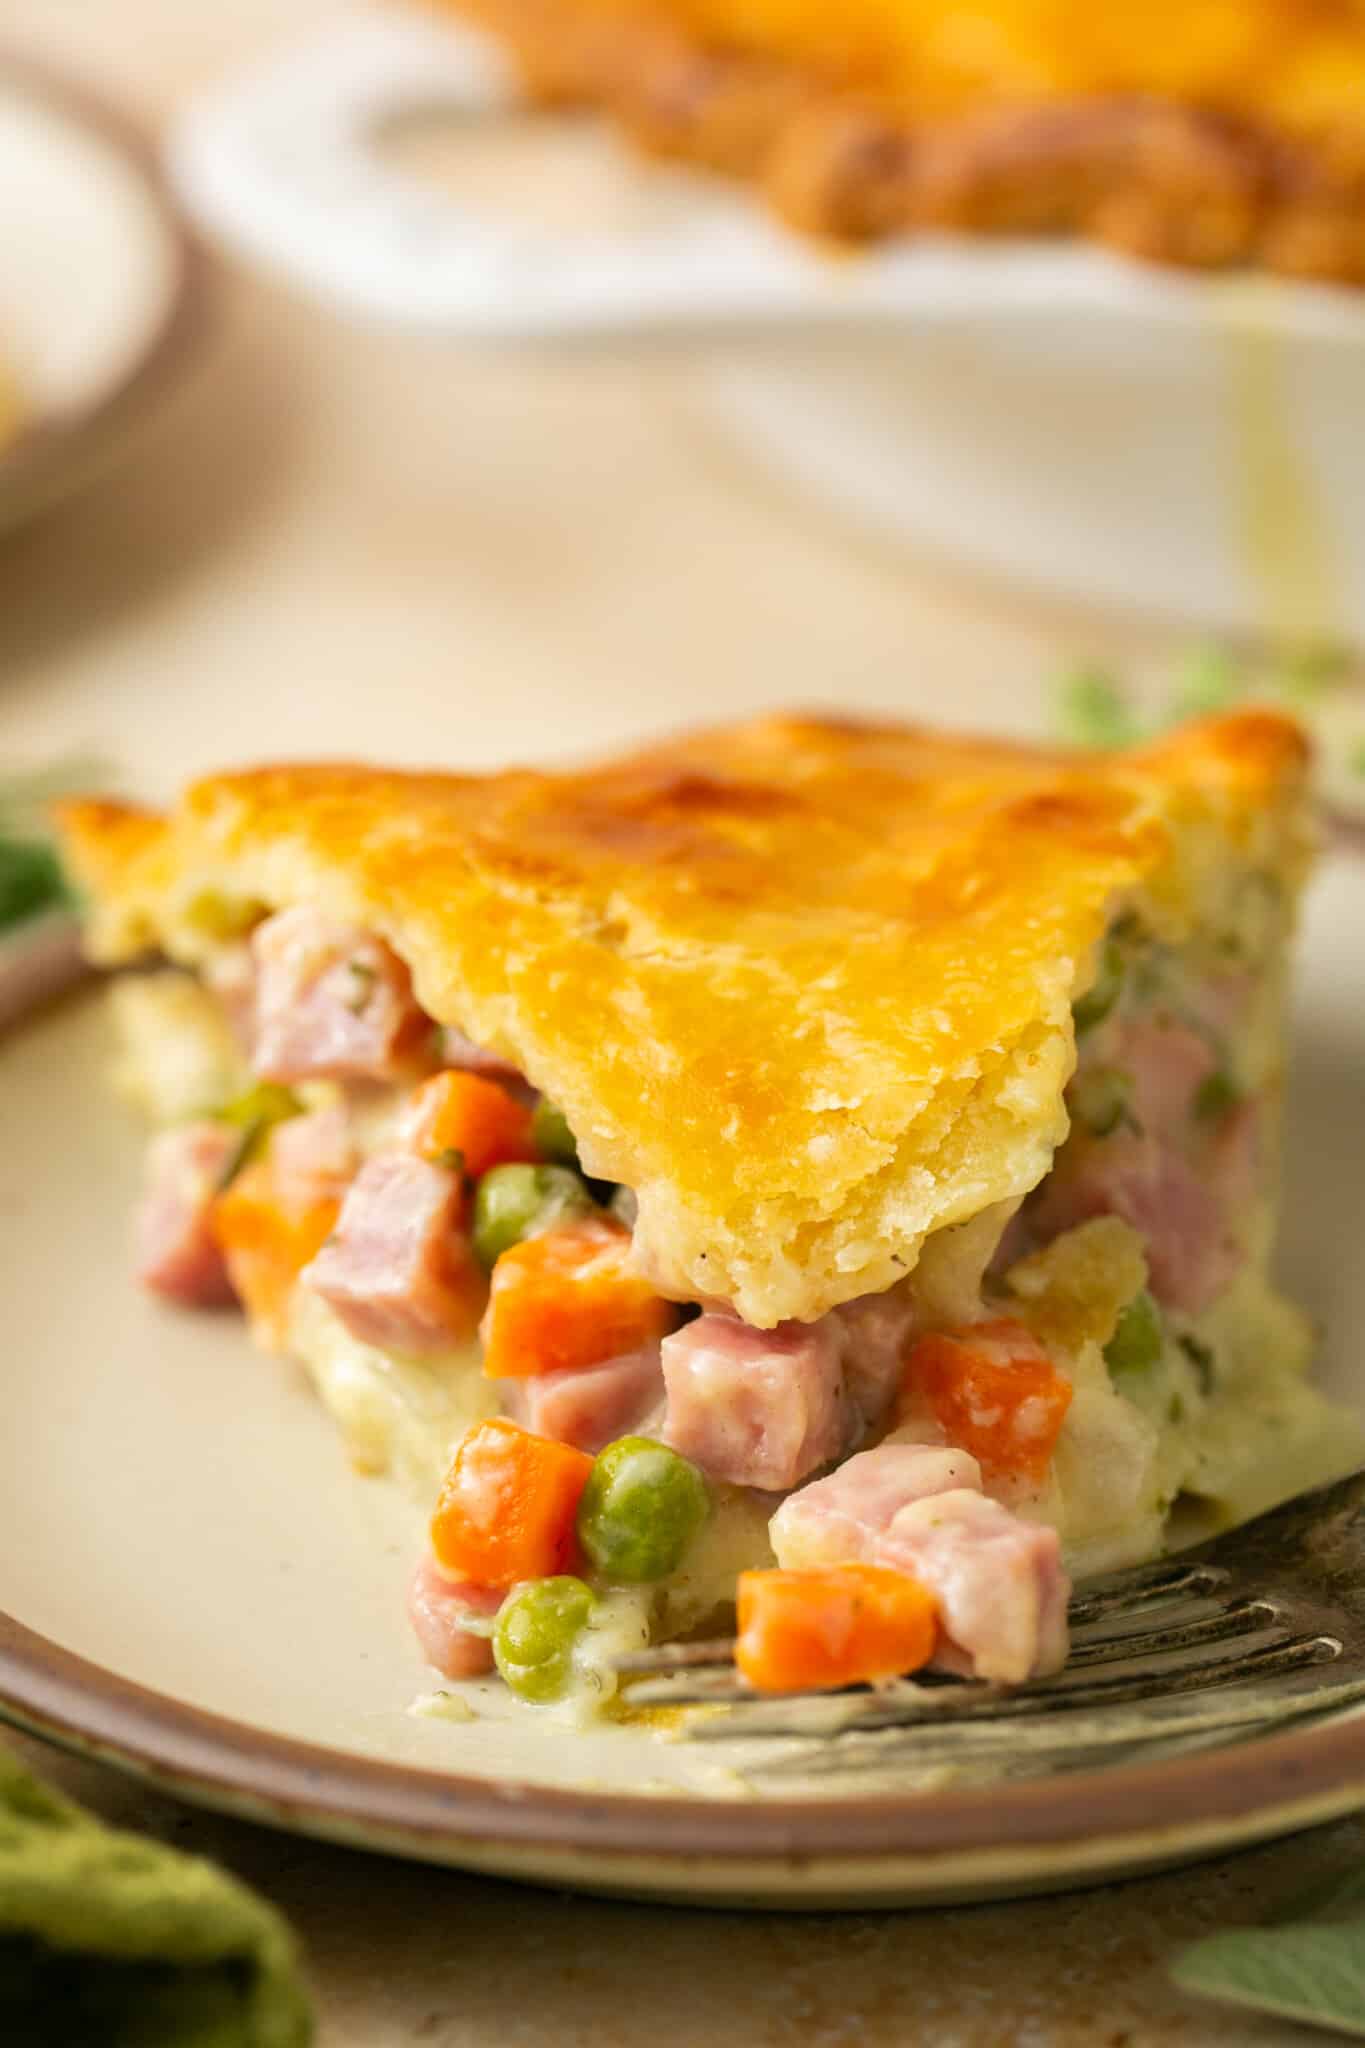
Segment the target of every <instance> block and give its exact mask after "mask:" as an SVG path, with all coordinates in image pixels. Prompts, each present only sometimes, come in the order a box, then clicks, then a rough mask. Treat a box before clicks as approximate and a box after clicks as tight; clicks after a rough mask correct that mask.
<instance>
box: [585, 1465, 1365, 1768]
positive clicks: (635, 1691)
mask: <svg viewBox="0 0 1365 2048" xmlns="http://www.w3.org/2000/svg"><path fill="white" fill-rule="evenodd" d="M1363 1504H1365V1475H1357V1476H1356V1477H1354V1478H1352V1479H1349V1480H1344V1481H1341V1482H1339V1483H1338V1484H1337V1485H1335V1486H1332V1487H1327V1488H1323V1489H1321V1490H1320V1491H1318V1492H1316V1493H1312V1494H1307V1495H1303V1496H1301V1497H1300V1498H1299V1499H1297V1500H1295V1501H1291V1502H1289V1503H1287V1505H1286V1506H1285V1507H1282V1508H1278V1509H1275V1510H1273V1511H1272V1512H1271V1513H1270V1514H1267V1515H1263V1516H1261V1517H1259V1518H1258V1520H1256V1521H1254V1522H1252V1523H1249V1524H1247V1525H1246V1527H1245V1528H1243V1529H1240V1530H1235V1531H1233V1532H1232V1533H1231V1534H1230V1535H1227V1536H1223V1537H1220V1538H1218V1539H1216V1540H1215V1541H1214V1542H1212V1543H1209V1544H1205V1545H1203V1546H1202V1547H1201V1548H1200V1549H1199V1550H1198V1551H1193V1552H1190V1553H1188V1554H1187V1555H1186V1556H1184V1557H1175V1558H1170V1559H1166V1560H1162V1561H1159V1562H1157V1563H1154V1564H1149V1565H1143V1566H1140V1567H1138V1568H1137V1569H1135V1570H1132V1571H1127V1572H1121V1573H1115V1574H1113V1575H1112V1576H1111V1577H1110V1578H1108V1579H1106V1580H1103V1581H1099V1582H1096V1583H1094V1584H1093V1585H1090V1586H1087V1587H1086V1588H1085V1589H1084V1590H1083V1591H1082V1592H1080V1593H1079V1594H1078V1595H1077V1596H1076V1598H1075V1599H1074V1600H1073V1601H1072V1603H1071V1609H1070V1622H1071V1630H1072V1651H1071V1656H1070V1659H1069V1661H1068V1663H1067V1665H1066V1668H1065V1669H1064V1670H1063V1671H1061V1672H1060V1673H1058V1674H1057V1675H1056V1676H1055V1677H1053V1678H1047V1679H1035V1680H1031V1681H1029V1682H1028V1683H1026V1684H1023V1685H1017V1686H1005V1685H995V1684H989V1683H985V1682H982V1681H977V1680H956V1679H951V1678H946V1677H942V1676H939V1675H936V1674H933V1673H929V1674H924V1675H921V1676H919V1677H916V1678H913V1679H898V1680H896V1681H894V1682H893V1683H891V1684H889V1685H884V1686H878V1687H874V1688H867V1687H859V1688H854V1689H851V1690H849V1691H846V1692H841V1693H834V1694H829V1693H823V1694H821V1693H791V1694H782V1695H772V1694H760V1693H758V1692H756V1691H754V1689H753V1688H752V1687H750V1686H749V1685H748V1684H747V1683H746V1681H745V1680H744V1679H743V1678H742V1677H741V1675H740V1674H739V1673H738V1672H737V1671H736V1669H735V1665H734V1643H733V1640H731V1639H729V1638H719V1639H717V1640H715V1641H710V1642H696V1643H679V1644H671V1645H668V1646H666V1647H664V1648H660V1649H657V1650H647V1651H643V1652H639V1653H636V1654H634V1655H632V1656H629V1657H623V1658H622V1659H621V1660H620V1662H619V1664H618V1666H617V1669H618V1670H619V1672H620V1673H621V1675H622V1677H624V1678H626V1679H627V1680H629V1681H630V1690H629V1699H630V1701H631V1703H632V1704H635V1705H639V1706H662V1705H668V1706H674V1707H678V1706H686V1707H693V1708H697V1709H708V1708H709V1709H711V1710H712V1711H711V1712H709V1713H707V1712H699V1713H697V1714H695V1715H692V1716H689V1717H688V1718H687V1720H686V1721H685V1723H684V1724H683V1727H682V1729H681V1732H682V1733H683V1734H684V1735H685V1736H686V1737H687V1738H688V1739H690V1740H694V1741H724V1740H726V1739H728V1738H730V1737H733V1736H737V1735H754V1736H759V1735H762V1736H806V1737H811V1736H819V1737H828V1736H836V1735H837V1736H851V1737H856V1736H858V1735H870V1734H872V1733H874V1732H880V1731H889V1730H899V1731H901V1733H902V1735H904V1736H906V1737H910V1736H913V1738H914V1740H915V1745H916V1754H917V1755H919V1756H921V1757H923V1756H929V1755H931V1754H933V1753H935V1752H939V1751H940V1750H941V1751H942V1753H943V1754H945V1755H947V1754H950V1753H951V1751H952V1750H953V1749H954V1748H956V1747H957V1746H959V1745H962V1744H966V1746H967V1748H968V1749H969V1750H970V1751H971V1752H972V1753H974V1754H984V1753H985V1752H986V1751H988V1750H989V1749H990V1748H991V1747H992V1746H994V1747H996V1748H1000V1747H1001V1746H1002V1745H1005V1746H1012V1747H1014V1748H1018V1747H1019V1745H1021V1744H1022V1745H1023V1747H1024V1750H1025V1751H1027V1752H1032V1753H1034V1754H1035V1756H1039V1755H1041V1753H1042V1752H1043V1751H1044V1750H1048V1751H1049V1752H1050V1749H1051V1745H1052V1743H1053V1742H1054V1740H1055V1742H1056V1744H1057V1746H1058V1755H1059V1756H1060V1752H1061V1749H1062V1747H1063V1746H1065V1747H1067V1748H1070V1749H1074V1750H1077V1751H1085V1752H1087V1753H1088V1752H1090V1751H1092V1750H1093V1751H1095V1752H1097V1753H1103V1752H1105V1751H1108V1750H1112V1749H1114V1748H1116V1747H1118V1746H1133V1745H1141V1744H1143V1743H1171V1742H1180V1743H1183V1744H1184V1745H1186V1746H1188V1745H1189V1744H1191V1743H1193V1742H1202V1741H1205V1740H1209V1739H1212V1738H1213V1737H1215V1736H1216V1735H1218V1734H1219V1733H1228V1734H1232V1733H1235V1732H1236V1731H1238V1730H1239V1729H1240V1730H1247V1729H1250V1730H1253V1731H1254V1730H1257V1729H1261V1728H1267V1727H1270V1726H1273V1725H1275V1724H1276V1723H1278V1722H1282V1721H1285V1720H1289V1719H1292V1718H1295V1717H1297V1716H1300V1715H1303V1714H1306V1713H1316V1712H1320V1711H1324V1710H1327V1709H1336V1708H1341V1707H1345V1706H1349V1705H1351V1704H1353V1703H1354V1702H1356V1701H1360V1700H1365V1512H1362V1508H1363ZM1020 1767H1024V1768H1026V1767H1028V1766H1027V1765H1021V1766H1020Z"/></svg>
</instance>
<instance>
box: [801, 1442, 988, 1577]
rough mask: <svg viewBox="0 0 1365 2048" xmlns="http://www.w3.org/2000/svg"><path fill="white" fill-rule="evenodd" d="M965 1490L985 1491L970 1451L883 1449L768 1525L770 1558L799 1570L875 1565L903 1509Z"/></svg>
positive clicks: (862, 1454) (853, 1461) (808, 1492)
mask: <svg viewBox="0 0 1365 2048" xmlns="http://www.w3.org/2000/svg"><path fill="white" fill-rule="evenodd" d="M963 1487H967V1488H970V1489H972V1490H974V1491H976V1492H980V1489H981V1467H980V1466H979V1465H978V1464H977V1462H976V1459H975V1458H973V1457H971V1456H969V1455H968V1453H967V1452H966V1451H955V1450H952V1449H950V1448H949V1447H947V1446H945V1445H939V1444H895V1443H886V1444H878V1446H877V1448H876V1449H875V1450H871V1451H859V1452H858V1454H857V1456H856V1457H852V1458H850V1459H848V1461H847V1462H846V1463H845V1464H843V1465H840V1467H839V1469H838V1471H837V1472H831V1473H830V1475H829V1477H828V1478H827V1479H815V1480H812V1481H811V1483H810V1485H809V1486H803V1487H802V1488H801V1489H800V1491H799V1492H797V1493H793V1494H790V1495H789V1496H788V1497H787V1499H786V1500H784V1501H783V1503H782V1505H781V1507H780V1508H779V1509H778V1510H777V1513H776V1514H775V1515H774V1516H773V1518H772V1521H771V1523H770V1524H769V1535H770V1536H771V1538H772V1546H773V1554H774V1555H775V1557H776V1558H777V1561H778V1563H779V1564H780V1565H783V1566H784V1567H786V1568H788V1569H790V1570H794V1571H812V1570H818V1569H820V1568H821V1567H822V1566H824V1565H835V1564H868V1563H871V1562H873V1561H874V1557H875V1552H876V1548H877V1544H878V1542H879V1540H880V1538H881V1537H882V1536H883V1535H884V1534H885V1532H886V1530H887V1529H888V1528H889V1527H890V1525H891V1522H892V1519H893V1517H894V1516H895V1515H897V1514H898V1513H899V1512H900V1510H901V1509H902V1508H903V1507H908V1506H909V1505H910V1503H911V1502H912V1501H917V1500H924V1499H927V1498H929V1497H930V1496H931V1495H933V1494H939V1493H951V1492H955V1491H958V1490H960V1489H961V1488H963Z"/></svg>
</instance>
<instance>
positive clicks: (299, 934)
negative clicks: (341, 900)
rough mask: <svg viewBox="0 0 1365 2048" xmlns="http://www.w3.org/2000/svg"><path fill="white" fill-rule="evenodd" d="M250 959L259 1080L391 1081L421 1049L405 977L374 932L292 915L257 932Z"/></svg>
mask: <svg viewBox="0 0 1365 2048" xmlns="http://www.w3.org/2000/svg"><path fill="white" fill-rule="evenodd" d="M251 951H252V959H253V961H254V964H255V969H256V1006H255V1044H254V1048H253V1054H252V1065H253V1067H254V1068H255V1071H256V1072H257V1073H258V1074H259V1075H260V1076H261V1077H262V1079H263V1080H267V1081H286V1082H288V1081H309V1080H323V1079H333V1080H358V1081H365V1080H368V1081H388V1080H395V1079H399V1078H401V1077H402V1076H404V1075H406V1074H410V1073H411V1072H412V1069H413V1064H414V1060H415V1058H417V1057H418V1056H419V1055H420V1054H421V1052H422V1050H423V1047H424V1046H428V1047H429V1045H430V1041H431V1029H432V1027H431V1020H430V1018H428V1017H427V1016H426V1015H425V1013H424V1012H423V1011H422V1010H420V1009H419V1008H418V1006H417V1003H416V1002H415V1001H414V999H413V994H412V982H411V978H410V976H409V974H408V970H407V968H406V967H405V966H404V965H403V962H402V961H401V960H400V959H399V958H398V955H397V954H396V953H395V952H394V951H393V950H392V948H391V947H389V946H386V945H385V943H384V941H383V940H382V939H380V938H376V937H375V935H374V933H373V932H367V931H364V930H362V929H361V928H360V927H359V926H357V925H347V924H340V923H336V922H334V921H332V920H331V919H329V918H325V917H321V916H319V914H318V913H317V912H316V911H314V910H308V909H304V908H302V907H300V908H298V909H295V910H282V911H280V912H278V913H277V915H276V916H274V917H270V918H267V919H266V920H265V922H264V924H260V925H258V926H257V927H256V930H255V931H254V932H253V933H252V937H251Z"/></svg>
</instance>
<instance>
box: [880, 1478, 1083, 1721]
mask: <svg viewBox="0 0 1365 2048" xmlns="http://www.w3.org/2000/svg"><path fill="white" fill-rule="evenodd" d="M870 1561H871V1562H872V1563H874V1564H884V1565H889V1566H890V1567H891V1569H892V1570H893V1571H903V1572H906V1573H908V1575H909V1576H910V1577H911V1578H914V1579H918V1580H919V1582H920V1584H921V1585H922V1586H925V1587H927V1588H928V1590H929V1591H930V1592H931V1593H932V1594H933V1596H934V1598H935V1599H936V1600H937V1602H938V1604H939V1611H940V1614H941V1615H942V1619H943V1627H944V1632H945V1634H946V1636H947V1638H948V1642H947V1646H946V1650H947V1654H946V1655H945V1654H944V1653H942V1652H940V1654H939V1656H938V1657H937V1658H936V1659H935V1661H936V1662H937V1663H941V1664H944V1665H945V1666H947V1667H948V1668H949V1669H953V1668H956V1669H960V1670H965V1671H966V1672H967V1673H968V1674H970V1675H971V1676H973V1677H976V1678H987V1679H994V1680H996V1681H997V1682H998V1683H1000V1684H1003V1685H1019V1684H1022V1683H1023V1681H1024V1680H1025V1679H1026V1678H1041V1677H1045V1676H1046V1675H1047V1674H1048V1673H1049V1672H1051V1671H1060V1669H1061V1667H1062V1665H1063V1664H1064V1663H1065V1662H1066V1653H1067V1647H1068V1644H1067V1625H1066V1609H1067V1601H1068V1599H1069V1597H1070V1592H1071V1583H1070V1581H1069V1579H1068V1578H1067V1575H1066V1573H1065V1571H1064V1570H1063V1569H1062V1560H1061V1544H1060V1540H1059V1538H1058V1535H1057V1531H1056V1530H1055V1529H1049V1528H1047V1527H1045V1526H1043V1525H1041V1524H1038V1523H1034V1522H1024V1521H1021V1520H1020V1519H1019V1517H1018V1516H1017V1515H1012V1514H1011V1513H1010V1511H1009V1509H1008V1508H1003V1507H1001V1505H1000V1503H999V1501H995V1500H991V1499H990V1498H989V1497H988V1496H987V1495H986V1494H983V1493H975V1492H972V1491H970V1490H968V1489H966V1488H959V1489H957V1490H956V1491H954V1492H952V1493H939V1494H935V1495H933V1496H932V1497H931V1498H929V1499H927V1500H916V1501H912V1502H910V1504H909V1505H908V1506H907V1507H903V1508H901V1509H900V1510H899V1511H898V1513H896V1514H895V1515H893V1516H892V1518H891V1521H890V1522H889V1523H888V1525H887V1527H886V1529H885V1530H884V1531H883V1533H882V1535H881V1536H880V1537H879V1538H878V1540H877V1543H876V1545H875V1547H874V1551H873V1555H872V1558H871V1560H870Z"/></svg>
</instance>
